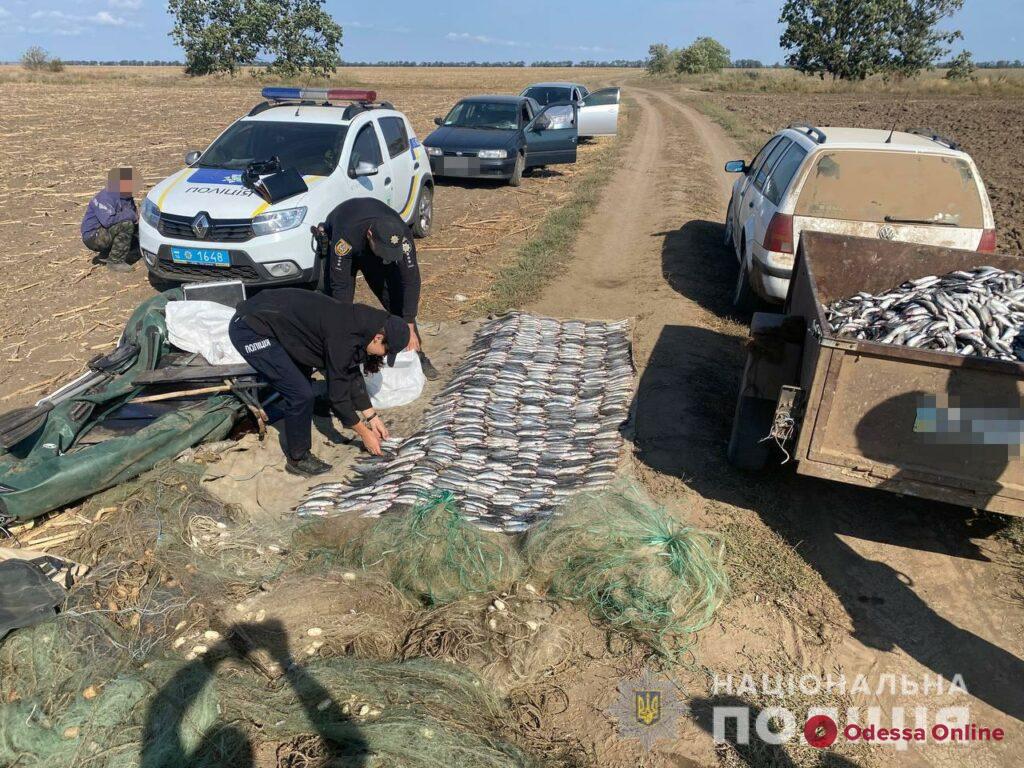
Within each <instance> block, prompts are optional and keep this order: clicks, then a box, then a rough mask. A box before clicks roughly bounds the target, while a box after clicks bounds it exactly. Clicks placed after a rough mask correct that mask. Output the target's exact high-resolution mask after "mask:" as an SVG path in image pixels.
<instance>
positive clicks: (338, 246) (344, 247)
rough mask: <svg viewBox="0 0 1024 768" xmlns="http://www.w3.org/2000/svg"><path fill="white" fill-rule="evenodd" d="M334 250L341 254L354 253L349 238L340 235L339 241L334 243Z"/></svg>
mask: <svg viewBox="0 0 1024 768" xmlns="http://www.w3.org/2000/svg"><path fill="white" fill-rule="evenodd" d="M334 252H335V253H336V254H338V255H339V256H348V255H349V254H350V253H352V246H351V245H349V244H348V241H347V240H345V239H344V238H341V237H339V238H338V242H336V243H335V244H334Z"/></svg>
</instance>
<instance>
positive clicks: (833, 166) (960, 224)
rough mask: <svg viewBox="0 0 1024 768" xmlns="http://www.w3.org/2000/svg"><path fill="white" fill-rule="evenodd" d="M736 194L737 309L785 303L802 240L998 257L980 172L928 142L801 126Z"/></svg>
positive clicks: (771, 150) (744, 169)
mask: <svg viewBox="0 0 1024 768" xmlns="http://www.w3.org/2000/svg"><path fill="white" fill-rule="evenodd" d="M725 170H726V171H729V172H731V173H739V174H742V175H741V176H740V178H739V179H737V180H736V183H735V184H734V185H733V189H732V198H731V199H730V200H729V212H728V215H727V218H726V244H729V243H731V244H732V246H733V248H734V249H735V252H736V258H737V259H738V260H739V263H740V271H739V277H738V278H737V281H736V291H735V294H734V296H733V301H734V303H735V304H736V306H738V307H741V308H745V309H749V308H750V306H751V304H752V303H753V301H754V297H755V296H758V297H760V298H762V299H765V300H767V301H771V302H781V301H785V299H786V293H787V292H788V290H789V278H790V275H791V274H792V271H793V261H794V258H795V254H796V249H797V245H798V243H799V240H800V233H801V232H804V231H810V230H814V231H818V232H832V233H836V234H843V235H855V236H859V237H880V238H882V239H883V240H900V241H905V242H910V243H921V244H923V245H937V246H945V247H948V248H961V249H967V250H978V251H982V252H992V251H994V250H995V246H996V231H995V222H994V220H993V217H992V205H991V203H990V202H989V199H988V193H987V192H986V191H985V185H984V184H983V183H982V181H981V176H980V174H979V173H978V168H977V166H975V164H974V161H973V160H972V159H971V158H970V156H969V155H968V154H967V153H965V152H962V151H961V150H960V148H959V146H958V145H957V144H956V143H955V142H953V141H951V140H949V139H946V138H943V137H942V136H938V135H935V134H933V133H929V132H918V131H914V132H910V133H904V132H900V131H886V130H874V129H865V128H828V127H821V128H817V127H814V126H810V125H804V124H795V125H791V126H790V127H789V128H786V129H785V130H783V131H780V132H779V133H777V134H776V135H775V136H773V137H772V139H771V141H769V142H768V143H767V144H765V145H764V147H763V148H762V149H761V151H760V152H758V153H757V156H756V157H755V158H754V159H753V160H752V161H751V162H750V163H746V162H744V161H742V160H733V161H731V162H729V163H726V166H725Z"/></svg>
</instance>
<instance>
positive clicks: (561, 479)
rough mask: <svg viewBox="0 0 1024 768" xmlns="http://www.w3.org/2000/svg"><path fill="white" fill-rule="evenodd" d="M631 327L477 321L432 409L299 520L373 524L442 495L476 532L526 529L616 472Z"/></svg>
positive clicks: (318, 496) (318, 495)
mask: <svg viewBox="0 0 1024 768" xmlns="http://www.w3.org/2000/svg"><path fill="white" fill-rule="evenodd" d="M628 332H629V325H628V323H627V322H625V321H622V322H616V323H604V322H589V321H583V320H568V321H559V320H555V319H553V318H547V317H537V316H534V315H529V314H523V313H519V312H514V313H510V314H507V315H504V316H501V317H499V318H497V319H495V320H492V321H491V322H489V323H487V324H486V325H485V326H483V327H482V328H481V329H480V331H479V332H478V333H477V335H476V338H475V339H474V340H473V343H472V345H471V346H470V349H469V351H468V352H467V354H466V358H465V360H464V361H463V362H462V364H461V365H460V366H459V367H458V369H456V371H455V373H454V374H453V376H452V378H451V381H449V383H448V384H447V385H446V386H445V387H444V389H442V390H441V392H440V393H439V394H438V395H437V397H436V398H435V399H434V401H433V402H432V403H431V406H430V409H429V410H428V411H427V413H426V415H425V418H424V423H423V428H422V429H421V430H420V431H419V432H417V433H416V434H414V435H412V436H411V437H409V438H407V439H406V440H403V441H397V440H396V441H391V442H389V443H387V444H386V445H385V446H384V447H385V449H386V450H387V454H386V455H385V456H384V457H382V458H380V459H370V460H368V461H367V462H365V463H364V464H363V465H361V466H359V467H357V473H358V477H357V478H356V480H355V481H354V482H351V483H341V482H339V483H322V484H321V485H319V486H316V487H315V488H313V489H312V490H311V491H310V493H309V494H308V495H307V496H306V498H305V499H304V500H303V501H302V503H301V504H300V505H299V506H298V509H297V513H298V514H299V515H300V516H324V515H334V514H357V515H362V516H366V517H376V516H378V515H380V514H382V513H385V512H387V511H388V510H390V509H392V508H394V507H406V508H408V507H411V506H412V505H413V504H415V503H416V501H417V499H418V498H420V497H421V496H422V495H423V494H425V493H428V492H431V491H438V490H449V491H452V492H453V493H454V494H455V498H456V500H457V501H458V505H459V508H460V509H461V510H462V512H463V514H464V515H465V516H466V517H467V518H468V519H469V520H472V521H473V522H475V523H477V524H478V525H480V526H481V527H484V528H487V529H490V530H499V531H506V532H515V531H523V530H526V529H528V528H529V527H531V526H532V525H533V524H534V523H535V522H537V521H538V520H541V519H543V518H545V517H547V516H549V515H550V514H551V512H552V511H553V510H554V509H555V508H556V507H557V506H559V505H560V504H562V503H564V502H565V501H567V500H568V499H569V498H570V497H571V496H573V495H574V494H576V493H579V492H580V491H584V490H593V489H597V488H600V487H602V486H604V485H607V484H608V483H610V482H611V480H612V478H613V477H614V475H615V469H616V465H617V463H618V457H619V449H620V447H621V445H622V438H621V436H620V433H619V427H620V426H621V424H622V423H623V422H624V421H625V419H626V416H627V414H628V411H629V400H630V395H631V394H632V391H633V378H634V377H633V364H632V357H631V354H630V341H629V336H628Z"/></svg>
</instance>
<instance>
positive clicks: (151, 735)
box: [140, 621, 369, 768]
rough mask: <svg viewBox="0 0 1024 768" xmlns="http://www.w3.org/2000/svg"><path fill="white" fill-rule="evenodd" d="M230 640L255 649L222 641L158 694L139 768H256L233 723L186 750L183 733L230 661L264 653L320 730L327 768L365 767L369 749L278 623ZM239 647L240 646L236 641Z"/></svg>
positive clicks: (238, 629) (241, 628)
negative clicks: (290, 648)
mask: <svg viewBox="0 0 1024 768" xmlns="http://www.w3.org/2000/svg"><path fill="white" fill-rule="evenodd" d="M226 637H228V638H239V637H245V638H249V639H251V640H252V641H253V642H254V645H253V646H252V647H247V648H242V647H239V646H238V645H237V644H232V643H231V642H229V641H227V640H224V641H221V642H220V643H218V645H216V646H214V647H213V648H211V649H210V650H209V652H208V653H207V654H205V655H204V656H203V657H200V658H198V659H196V660H195V661H193V662H191V663H189V664H186V665H185V666H183V667H182V668H181V669H180V670H178V672H177V673H176V674H175V675H174V677H173V678H171V680H170V681H168V683H167V684H166V685H165V686H164V687H163V688H162V689H161V690H160V692H159V693H158V694H157V696H156V698H155V699H154V700H153V703H152V704H151V705H150V708H149V711H148V712H147V714H146V724H145V729H144V731H143V745H142V757H141V763H140V766H141V768H212V767H213V766H231V767H232V768H255V765H256V762H255V756H254V751H253V745H252V743H251V742H250V741H249V737H248V735H247V734H246V733H245V732H244V731H243V730H242V729H241V728H240V727H238V726H236V725H233V724H227V725H218V726H216V727H214V728H213V729H211V730H210V731H208V732H207V733H205V734H203V737H202V740H201V741H200V742H199V744H198V745H197V746H195V747H194V748H192V749H188V748H186V746H185V743H184V738H183V737H184V733H185V732H187V731H189V730H190V727H189V725H188V723H187V714H188V710H189V707H190V705H192V704H193V703H195V702H196V701H197V700H198V698H199V696H200V695H201V694H202V692H203V690H204V689H205V688H206V686H208V685H211V684H212V683H213V679H214V677H215V675H216V671H217V667H218V666H220V664H222V663H223V662H224V661H225V660H227V659H228V658H231V657H244V655H245V654H246V653H250V652H252V651H253V650H257V649H259V650H263V651H266V652H267V654H269V656H270V657H271V658H272V659H273V660H274V661H275V662H277V664H278V665H280V667H281V669H282V670H284V676H283V679H284V681H285V682H286V684H288V685H289V686H291V688H292V689H293V690H294V691H295V695H296V697H297V698H298V700H299V702H300V704H301V705H302V708H303V709H304V710H305V713H306V717H307V718H308V719H309V722H310V723H312V724H313V726H314V727H315V728H316V729H317V731H318V734H319V736H320V739H321V741H322V743H323V745H324V748H325V749H326V754H325V756H324V764H325V765H331V766H333V767H334V768H364V767H365V766H366V764H367V759H368V752H369V749H368V746H367V744H366V740H365V739H364V738H363V736H362V735H361V733H360V730H359V728H358V727H357V726H356V725H355V724H354V723H352V722H351V720H350V718H349V717H347V716H346V715H344V714H343V713H342V710H341V706H340V705H339V704H338V702H336V701H335V700H334V698H333V697H332V696H331V694H330V692H329V691H328V690H327V689H326V688H324V687H323V686H322V685H321V684H320V683H319V682H317V680H316V679H315V678H313V677H312V676H311V675H310V674H309V673H308V672H307V671H306V669H305V668H303V667H302V666H300V665H298V664H296V663H295V661H294V660H293V659H292V658H291V657H290V655H289V652H288V635H287V631H286V630H285V628H284V626H283V625H281V624H280V623H278V622H273V621H266V622H263V623H261V624H241V625H235V626H233V627H231V628H230V629H229V630H228V631H227V634H226ZM236 642H237V641H236Z"/></svg>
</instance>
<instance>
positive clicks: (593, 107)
mask: <svg viewBox="0 0 1024 768" xmlns="http://www.w3.org/2000/svg"><path fill="white" fill-rule="evenodd" d="M519 95H520V96H529V97H530V98H531V99H534V100H536V101H537V102H538V103H539V104H540V105H541V106H542V107H546V106H547V105H548V104H561V103H565V104H575V105H576V106H577V107H578V115H579V117H578V119H579V125H578V128H579V136H580V138H581V139H582V138H590V137H593V136H614V135H615V132H616V130H617V129H618V122H619V96H620V93H619V89H618V88H603V89H601V90H600V91H594V92H593V93H591V92H590V91H588V90H587V87H586V86H585V85H580V84H579V83H534V84H533V85H530V86H527V87H526V88H525V89H524V90H523V92H522V93H521V94H519ZM548 116H549V117H550V118H551V119H552V120H557V119H558V118H563V119H565V120H571V119H572V110H570V109H566V110H565V111H564V113H563V112H559V111H557V109H555V110H549V111H548Z"/></svg>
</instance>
